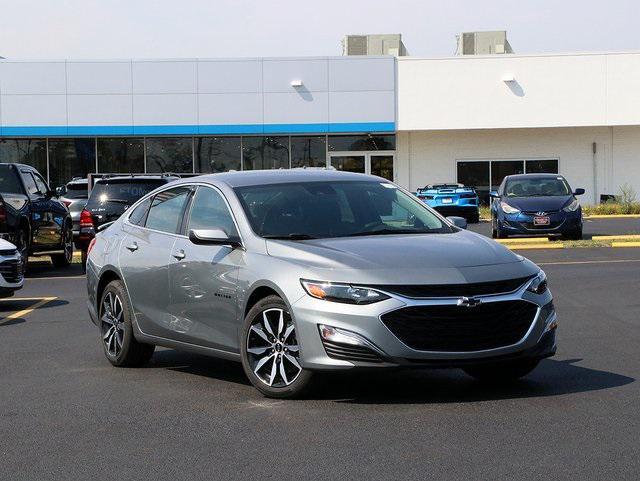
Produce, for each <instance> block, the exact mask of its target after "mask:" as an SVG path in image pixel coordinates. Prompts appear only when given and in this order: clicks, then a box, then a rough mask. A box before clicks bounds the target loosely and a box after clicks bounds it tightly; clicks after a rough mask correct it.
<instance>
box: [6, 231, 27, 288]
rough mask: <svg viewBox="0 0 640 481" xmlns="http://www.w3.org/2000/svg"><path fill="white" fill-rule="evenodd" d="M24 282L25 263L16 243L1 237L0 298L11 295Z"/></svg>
mask: <svg viewBox="0 0 640 481" xmlns="http://www.w3.org/2000/svg"><path fill="white" fill-rule="evenodd" d="M23 284H24V264H23V262H22V256H21V255H20V252H18V249H17V248H16V246H15V245H13V244H12V243H11V242H7V241H6V240H4V239H0V298H5V297H11V296H13V294H14V293H15V292H16V291H17V290H18V289H22V285H23Z"/></svg>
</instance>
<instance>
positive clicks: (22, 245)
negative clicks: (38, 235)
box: [14, 228, 30, 270]
mask: <svg viewBox="0 0 640 481" xmlns="http://www.w3.org/2000/svg"><path fill="white" fill-rule="evenodd" d="M14 244H15V246H16V248H17V249H18V252H19V253H20V257H22V265H23V266H24V268H25V270H26V268H27V261H28V260H29V247H30V246H29V231H28V230H27V229H26V228H22V229H20V230H18V232H16V237H15V239H14Z"/></svg>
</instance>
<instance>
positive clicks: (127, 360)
mask: <svg viewBox="0 0 640 481" xmlns="http://www.w3.org/2000/svg"><path fill="white" fill-rule="evenodd" d="M99 314H100V324H99V325H100V339H101V341H102V348H103V350H104V354H105V356H106V357H107V360H108V361H109V362H110V363H111V364H113V365H114V366H118V367H136V366H142V365H144V364H146V363H147V362H148V361H149V359H151V356H152V355H153V351H154V349H155V346H154V345H151V344H142V343H140V342H138V341H137V340H136V338H135V337H134V335H133V326H132V319H133V317H132V312H131V307H130V306H129V302H128V297H127V295H126V291H125V289H124V285H123V283H122V281H120V280H116V281H111V282H110V283H109V284H108V285H107V287H106V288H105V290H104V292H103V294H102V299H101V300H100V313H99Z"/></svg>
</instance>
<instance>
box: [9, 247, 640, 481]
mask: <svg viewBox="0 0 640 481" xmlns="http://www.w3.org/2000/svg"><path fill="white" fill-rule="evenodd" d="M527 256H528V257H530V258H531V259H532V260H534V261H536V262H539V263H541V264H542V265H543V267H544V269H545V270H546V272H547V274H548V277H549V283H550V286H551V288H552V290H553V292H554V295H555V298H556V300H555V303H556V306H557V309H558V312H559V317H560V327H559V331H558V343H559V345H558V353H557V355H556V356H555V357H554V358H552V359H549V360H545V361H543V362H542V363H541V365H540V366H539V368H538V369H537V370H536V371H534V372H533V373H532V374H531V375H530V376H529V377H527V378H525V379H524V380H521V381H519V382H517V383H514V384H512V385H510V386H503V387H488V386H485V385H482V384H480V383H479V382H477V381H475V380H473V379H471V378H470V377H467V376H466V375H465V374H464V373H462V371H458V370H431V371H425V370H413V371H392V372H384V373H383V372H370V373H360V374H351V375H342V376H339V377H337V376H335V377H330V378H326V379H325V380H324V383H323V385H322V388H321V389H320V390H319V391H318V392H317V393H316V395H315V396H313V397H311V398H309V399H306V400H300V401H278V400H270V399H265V398H263V397H262V396H261V395H260V394H259V393H258V392H257V391H255V390H254V389H253V388H252V387H250V386H249V384H248V382H247V380H246V379H245V377H244V375H243V373H242V369H241V367H240V365H238V364H235V363H231V362H226V361H221V360H216V359H209V358H206V357H202V356H197V355H193V354H186V353H181V352H177V351H173V350H168V349H162V350H158V351H157V352H156V354H155V355H154V357H153V359H152V362H151V363H150V364H149V366H148V367H145V368H141V369H116V368H113V367H111V366H110V365H109V364H108V363H107V361H106V359H105V358H104V356H103V354H102V352H101V346H100V344H99V341H98V334H97V331H96V328H95V327H94V326H93V325H92V324H91V323H90V321H89V320H88V317H87V313H86V307H85V302H86V294H85V279H84V277H83V276H82V275H81V272H79V269H78V268H77V266H74V267H73V268H72V269H70V270H69V271H49V270H46V269H44V268H38V269H35V270H33V271H32V273H31V276H32V278H30V279H28V280H27V282H26V285H25V288H24V289H23V290H22V291H20V292H18V293H17V295H16V298H15V299H9V300H3V301H0V316H2V320H0V467H1V471H0V479H3V480H4V479H6V480H11V481H17V480H27V479H28V480H64V481H70V480H87V479H110V480H113V479H153V480H165V479H167V480H187V479H188V480H198V479H216V480H217V479H221V480H223V479H224V480H235V479H243V480H254V479H256V480H257V479H283V480H289V479H309V480H314V481H315V480H336V479H366V480H377V479H380V480H382V479H384V480H390V479H403V480H406V479H420V480H422V479H432V478H433V479H452V480H453V479H509V480H519V479H542V478H548V477H553V478H557V479H575V480H603V479H615V480H623V479H630V480H631V479H634V480H635V479H638V473H639V472H640V443H638V433H639V432H640V412H639V411H640V410H639V409H638V400H639V399H640V388H639V383H638V382H637V379H638V377H639V376H640V350H639V349H638V345H640V301H638V294H637V290H638V286H639V285H640V249H625V250H617V249H572V250H563V251H529V252H527ZM54 296H55V297H56V299H54V300H50V301H48V302H46V303H44V304H42V305H40V306H39V307H38V308H36V309H35V310H33V311H31V312H27V313H25V314H21V315H19V316H14V317H13V318H10V316H11V314H15V313H16V312H19V311H25V306H27V307H28V306H29V305H33V304H32V303H33V302H35V301H33V299H34V298H42V297H54ZM23 298H29V299H31V300H27V301H20V300H19V299H23Z"/></svg>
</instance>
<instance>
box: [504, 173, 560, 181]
mask: <svg viewBox="0 0 640 481" xmlns="http://www.w3.org/2000/svg"><path fill="white" fill-rule="evenodd" d="M558 177H560V178H562V179H564V177H563V176H561V175H560V174H514V175H507V176H506V177H505V179H509V180H522V179H557V178H558Z"/></svg>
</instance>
